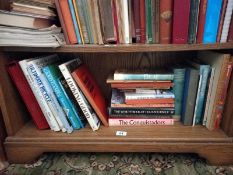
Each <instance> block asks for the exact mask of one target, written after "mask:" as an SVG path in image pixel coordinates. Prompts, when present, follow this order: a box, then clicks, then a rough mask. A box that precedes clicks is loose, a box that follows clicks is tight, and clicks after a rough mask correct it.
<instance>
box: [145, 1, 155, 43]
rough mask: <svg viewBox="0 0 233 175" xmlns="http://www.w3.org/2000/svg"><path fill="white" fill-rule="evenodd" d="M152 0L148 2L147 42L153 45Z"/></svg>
mask: <svg viewBox="0 0 233 175" xmlns="http://www.w3.org/2000/svg"><path fill="white" fill-rule="evenodd" d="M151 5H152V0H146V38H147V39H146V41H147V43H150V44H151V43H153V37H152V6H151Z"/></svg>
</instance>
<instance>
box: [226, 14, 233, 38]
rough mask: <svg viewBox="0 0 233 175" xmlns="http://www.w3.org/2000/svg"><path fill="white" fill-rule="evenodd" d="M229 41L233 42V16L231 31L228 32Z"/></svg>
mask: <svg viewBox="0 0 233 175" xmlns="http://www.w3.org/2000/svg"><path fill="white" fill-rule="evenodd" d="M227 41H228V42H233V18H231V24H230V28H229V32H228V38H227Z"/></svg>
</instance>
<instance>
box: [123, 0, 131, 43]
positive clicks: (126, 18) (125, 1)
mask: <svg viewBox="0 0 233 175" xmlns="http://www.w3.org/2000/svg"><path fill="white" fill-rule="evenodd" d="M122 5H123V7H122V17H123V18H122V19H123V26H124V29H123V31H124V32H123V38H124V43H125V44H129V43H130V41H129V40H130V38H129V11H128V5H129V4H128V0H122Z"/></svg>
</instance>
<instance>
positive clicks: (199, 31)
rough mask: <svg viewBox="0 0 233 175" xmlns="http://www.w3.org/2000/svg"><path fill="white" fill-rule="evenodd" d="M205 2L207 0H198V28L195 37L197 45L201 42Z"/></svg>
mask: <svg viewBox="0 0 233 175" xmlns="http://www.w3.org/2000/svg"><path fill="white" fill-rule="evenodd" d="M207 1H208V0H200V5H199V15H198V27H197V36H196V42H197V43H202V42H203V34H204V27H205V19H206V7H207Z"/></svg>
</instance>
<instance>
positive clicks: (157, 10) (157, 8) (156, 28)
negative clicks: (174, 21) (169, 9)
mask: <svg viewBox="0 0 233 175" xmlns="http://www.w3.org/2000/svg"><path fill="white" fill-rule="evenodd" d="M154 1H155V14H154V17H153V18H155V26H154V30H153V31H154V32H155V38H154V42H155V43H157V44H158V43H160V41H159V37H160V33H159V32H160V0H154ZM152 8H153V7H152Z"/></svg>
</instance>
